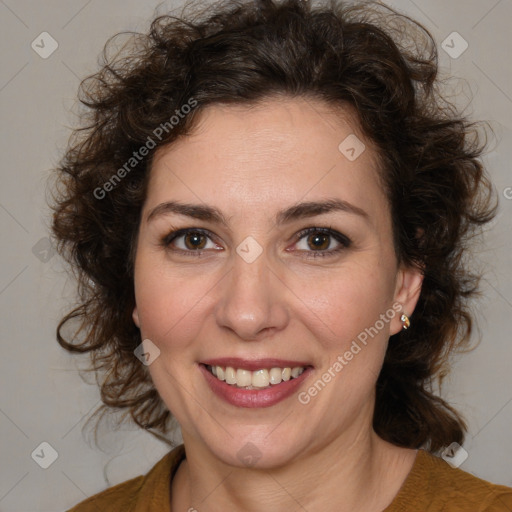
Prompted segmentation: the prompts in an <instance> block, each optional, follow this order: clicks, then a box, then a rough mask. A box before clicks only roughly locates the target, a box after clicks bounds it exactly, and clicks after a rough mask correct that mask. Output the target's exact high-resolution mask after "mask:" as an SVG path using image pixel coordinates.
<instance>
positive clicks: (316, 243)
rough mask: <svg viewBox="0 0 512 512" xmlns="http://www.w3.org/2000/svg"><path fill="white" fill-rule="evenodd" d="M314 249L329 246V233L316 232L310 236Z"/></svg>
mask: <svg viewBox="0 0 512 512" xmlns="http://www.w3.org/2000/svg"><path fill="white" fill-rule="evenodd" d="M309 242H310V244H312V245H313V248H314V249H327V248H328V247H329V235H323V234H315V235H311V236H310V237H309Z"/></svg>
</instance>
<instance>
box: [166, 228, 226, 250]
mask: <svg viewBox="0 0 512 512" xmlns="http://www.w3.org/2000/svg"><path fill="white" fill-rule="evenodd" d="M163 244H164V245H165V247H167V248H168V249H169V250H171V251H178V252H182V253H189V254H190V255H191V256H192V255H195V256H199V255H200V254H201V253H202V251H208V250H212V249H213V250H215V251H218V250H222V247H220V246H219V245H218V244H216V243H215V242H213V240H212V237H211V233H210V232H208V231H206V230H204V229H198V228H186V229H179V230H177V231H172V232H171V233H169V234H168V235H167V236H166V237H165V238H164V240H163Z"/></svg>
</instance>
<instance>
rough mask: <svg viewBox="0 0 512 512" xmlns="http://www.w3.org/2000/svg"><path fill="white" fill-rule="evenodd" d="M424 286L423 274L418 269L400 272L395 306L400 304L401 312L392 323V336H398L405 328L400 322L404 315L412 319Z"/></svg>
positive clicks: (403, 269)
mask: <svg viewBox="0 0 512 512" xmlns="http://www.w3.org/2000/svg"><path fill="white" fill-rule="evenodd" d="M422 284H423V272H422V271H421V269H420V268H418V267H402V268H401V269H400V270H399V271H398V276H397V281H396V289H395V304H396V303H398V304H400V311H398V314H397V315H396V316H395V317H394V318H393V320H392V321H391V330H390V334H391V335H393V334H396V333H398V332H400V331H401V330H402V328H403V323H402V321H401V320H400V317H401V316H402V314H404V313H405V314H406V315H407V316H408V317H411V315H412V313H413V311H414V308H415V307H416V304H417V303H418V299H419V298H420V293H421V286H422Z"/></svg>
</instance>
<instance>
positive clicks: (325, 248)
mask: <svg viewBox="0 0 512 512" xmlns="http://www.w3.org/2000/svg"><path fill="white" fill-rule="evenodd" d="M297 237H298V239H299V241H298V242H297V243H296V244H295V249H297V250H299V251H306V252H326V253H333V252H337V251H339V250H341V249H343V248H346V247H348V246H349V245H350V240H349V239H348V238H347V237H346V236H344V235H342V234H341V233H338V232H337V231H333V230H331V229H323V228H310V229H307V230H305V231H302V232H301V233H299V234H298V235H297Z"/></svg>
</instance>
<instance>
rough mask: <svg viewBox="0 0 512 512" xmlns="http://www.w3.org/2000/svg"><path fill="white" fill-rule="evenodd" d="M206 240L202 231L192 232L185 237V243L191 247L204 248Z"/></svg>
mask: <svg viewBox="0 0 512 512" xmlns="http://www.w3.org/2000/svg"><path fill="white" fill-rule="evenodd" d="M204 241H205V240H204V235H202V234H201V233H190V234H189V235H187V236H186V237H185V243H186V245H187V247H188V248H189V249H202V248H203V247H204Z"/></svg>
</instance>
